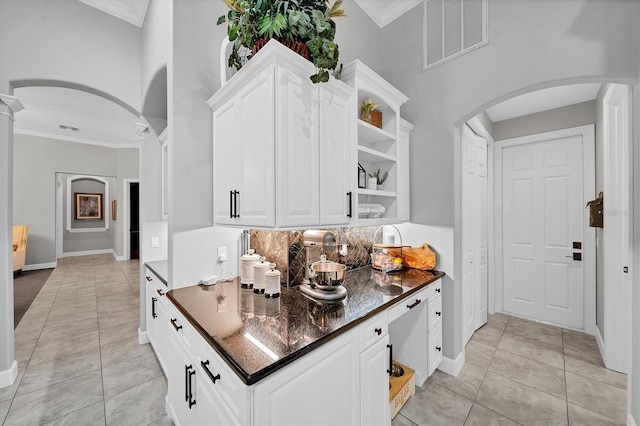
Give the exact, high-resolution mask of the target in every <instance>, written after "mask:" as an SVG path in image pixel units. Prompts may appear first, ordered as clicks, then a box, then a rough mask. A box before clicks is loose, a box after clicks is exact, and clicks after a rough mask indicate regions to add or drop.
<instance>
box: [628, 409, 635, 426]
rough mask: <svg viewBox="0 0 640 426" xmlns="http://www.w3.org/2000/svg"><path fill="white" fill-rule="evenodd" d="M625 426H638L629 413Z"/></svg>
mask: <svg viewBox="0 0 640 426" xmlns="http://www.w3.org/2000/svg"><path fill="white" fill-rule="evenodd" d="M627 426H638V424H637V423H636V420H635V419H634V418H633V414H631V411H629V412H628V413H627Z"/></svg>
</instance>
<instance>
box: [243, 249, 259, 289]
mask: <svg viewBox="0 0 640 426" xmlns="http://www.w3.org/2000/svg"><path fill="white" fill-rule="evenodd" d="M259 260H260V255H259V254H257V253H256V252H255V250H254V249H249V251H248V252H247V254H245V255H243V256H242V257H240V261H241V262H242V270H241V272H240V282H241V283H242V284H253V265H254V264H255V263H256V262H258V261H259Z"/></svg>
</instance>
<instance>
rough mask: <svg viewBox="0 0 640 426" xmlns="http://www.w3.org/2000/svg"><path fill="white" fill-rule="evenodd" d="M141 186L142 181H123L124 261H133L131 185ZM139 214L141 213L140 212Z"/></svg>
mask: <svg viewBox="0 0 640 426" xmlns="http://www.w3.org/2000/svg"><path fill="white" fill-rule="evenodd" d="M131 183H137V184H138V185H139V184H140V179H122V194H124V195H123V197H122V198H123V202H122V244H123V247H122V248H123V250H122V254H123V257H124V260H131V234H130V233H129V226H130V222H131V220H130V216H131V186H130V185H129V184H131ZM138 214H139V212H138Z"/></svg>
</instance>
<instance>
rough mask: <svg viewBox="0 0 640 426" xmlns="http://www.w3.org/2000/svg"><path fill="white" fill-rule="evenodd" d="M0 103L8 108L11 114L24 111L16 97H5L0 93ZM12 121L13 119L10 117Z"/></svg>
mask: <svg viewBox="0 0 640 426" xmlns="http://www.w3.org/2000/svg"><path fill="white" fill-rule="evenodd" d="M0 102H2V103H3V104H5V105H6V106H8V107H9V109H10V110H11V112H13V113H16V112H19V111H22V110H24V109H25V108H24V105H23V104H22V102H21V101H20V99H18V97H17V96H11V95H5V94H3V93H0ZM11 118H12V119H13V117H11Z"/></svg>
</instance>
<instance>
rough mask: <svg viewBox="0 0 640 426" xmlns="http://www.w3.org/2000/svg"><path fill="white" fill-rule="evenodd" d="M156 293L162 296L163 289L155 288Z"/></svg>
mask: <svg viewBox="0 0 640 426" xmlns="http://www.w3.org/2000/svg"><path fill="white" fill-rule="evenodd" d="M156 293H158V294H159V295H160V296H164V291H162V290H160V289H159V288H157V289H156Z"/></svg>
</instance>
